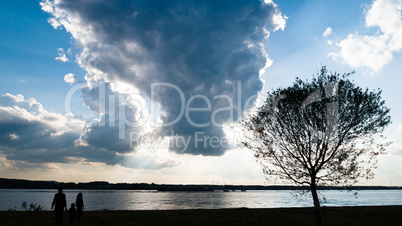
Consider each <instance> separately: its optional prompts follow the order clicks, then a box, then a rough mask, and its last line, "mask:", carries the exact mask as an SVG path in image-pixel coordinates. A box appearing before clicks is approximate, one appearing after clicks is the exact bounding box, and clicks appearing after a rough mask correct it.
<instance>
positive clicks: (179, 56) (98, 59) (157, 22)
mask: <svg viewBox="0 0 402 226" xmlns="http://www.w3.org/2000/svg"><path fill="white" fill-rule="evenodd" d="M41 5H42V9H43V10H44V11H46V12H49V13H51V14H52V15H53V17H52V18H51V19H50V20H49V22H50V23H52V25H53V26H54V27H57V26H63V27H64V28H65V29H66V30H67V31H68V32H70V33H71V34H72V36H73V37H74V39H75V41H76V44H77V46H78V47H79V48H81V50H82V52H81V54H80V55H79V56H77V59H78V62H79V63H80V65H81V66H82V67H83V68H84V69H86V70H87V71H88V73H87V75H86V79H87V81H90V82H94V81H95V82H97V81H99V80H105V81H109V82H119V81H123V82H125V83H128V84H131V85H133V86H134V87H136V88H137V89H139V90H140V92H141V94H142V95H144V96H146V97H148V98H149V97H151V96H152V93H151V92H152V90H151V85H152V84H155V83H167V84H173V85H174V86H175V87H177V88H178V89H179V90H180V92H178V91H177V90H176V89H174V88H172V87H166V86H165V87H164V86H158V87H156V88H155V90H154V91H155V93H154V94H155V95H154V96H153V97H154V98H155V99H153V101H155V102H157V103H159V104H160V106H161V110H162V111H163V112H164V113H165V114H164V116H162V120H163V122H164V123H165V124H167V123H169V122H172V121H174V120H175V119H177V118H178V117H179V116H180V115H181V113H182V111H181V110H182V108H181V107H182V106H185V105H186V103H187V102H184V103H183V101H182V98H181V96H180V93H182V95H183V96H184V100H185V101H188V100H190V98H192V97H194V96H195V95H203V96H204V97H205V98H206V100H207V101H209V102H210V103H211V105H210V106H211V108H210V110H209V111H198V112H192V113H191V114H190V117H191V120H192V121H193V122H195V123H198V124H208V123H209V124H208V125H206V126H194V125H193V124H192V123H191V122H190V121H189V119H188V118H185V117H181V118H180V119H179V120H178V122H177V123H174V124H172V125H169V126H164V127H160V128H158V129H157V130H156V131H155V132H157V133H158V134H159V135H160V136H170V135H171V134H174V135H178V136H182V137H184V138H189V139H190V141H192V142H191V144H192V145H190V146H189V147H188V148H187V149H186V150H185V151H183V150H182V148H181V147H178V146H175V145H171V146H170V149H171V150H173V151H175V152H177V153H187V154H202V155H222V154H223V153H224V151H225V150H226V149H227V148H226V147H223V146H219V145H218V146H211V145H207V146H204V145H198V146H197V145H194V142H195V140H194V139H195V137H194V136H195V133H200V134H203V135H205V136H209V137H217V138H221V137H223V136H224V132H223V129H222V128H221V127H220V126H216V125H213V124H212V118H213V117H215V118H216V119H215V120H216V121H217V122H218V123H221V124H222V123H224V122H236V121H238V120H239V119H240V118H241V113H242V112H243V111H244V108H245V106H244V105H245V104H246V101H247V100H248V98H250V97H252V96H254V95H257V94H258V92H260V91H261V90H262V88H263V82H262V80H261V79H260V70H261V69H264V68H265V67H266V66H267V65H269V64H270V60H269V59H268V56H267V54H266V53H265V49H264V41H265V39H266V38H267V37H268V35H269V32H268V31H275V30H278V29H283V28H284V26H285V20H284V19H283V17H282V16H281V14H280V11H279V10H278V8H277V6H276V5H275V4H273V3H264V2H263V1H259V0H254V1H252V0H243V1H240V0H239V1H233V0H230V1H229V0H222V1H215V0H209V1H208V0H204V1H148V0H146V1H145V0H143V1H109V0H98V1H78V0H69V1H62V0H61V1H57V2H56V3H54V2H51V1H44V2H42V3H41ZM238 84H240V86H238ZM239 87H240V89H241V91H240V89H239ZM116 92H118V91H116ZM219 95H226V96H228V97H229V98H230V99H231V100H232V101H233V106H230V103H229V101H228V100H227V99H224V98H216V97H217V96H219ZM88 96H89V97H88ZM83 98H84V102H85V101H86V100H89V99H93V94H92V93H91V92H83ZM205 102H206V101H203V99H200V98H198V99H196V100H194V102H192V103H191V105H190V107H193V108H200V107H205V105H206V103H205ZM222 107H231V110H232V112H230V111H229V110H227V111H220V112H219V113H218V114H216V115H214V113H213V112H214V111H216V110H218V109H220V108H222ZM133 112H134V113H135V112H136V111H135V109H134V110H133ZM105 131H108V132H105ZM116 132H117V131H112V130H111V128H110V127H109V128H108V127H96V128H95V127H94V128H93V129H92V130H91V132H90V133H87V136H86V137H82V139H83V140H84V141H87V142H89V143H91V144H93V145H95V143H97V142H99V144H98V146H99V147H100V146H104V145H106V147H108V146H109V145H108V144H105V142H104V140H103V138H104V137H105V136H106V134H109V136H112V137H113V136H116V135H115V133H116ZM106 139H108V138H106ZM119 142H125V141H119ZM116 145H117V146H120V145H119V144H116ZM121 146H123V147H125V146H126V144H123V145H121ZM111 148H117V149H119V148H120V147H111Z"/></svg>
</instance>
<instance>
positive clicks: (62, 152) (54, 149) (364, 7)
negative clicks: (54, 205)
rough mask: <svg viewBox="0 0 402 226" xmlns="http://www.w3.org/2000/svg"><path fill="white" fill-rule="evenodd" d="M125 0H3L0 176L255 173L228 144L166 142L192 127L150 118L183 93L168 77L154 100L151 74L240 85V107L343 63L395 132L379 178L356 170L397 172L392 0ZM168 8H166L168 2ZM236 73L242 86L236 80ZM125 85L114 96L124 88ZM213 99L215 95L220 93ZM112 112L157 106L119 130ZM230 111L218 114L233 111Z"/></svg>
mask: <svg viewBox="0 0 402 226" xmlns="http://www.w3.org/2000/svg"><path fill="white" fill-rule="evenodd" d="M134 2H136V4H132V1H131V2H130V1H122V2H120V3H113V4H112V3H110V4H108V3H107V2H104V1H98V4H97V5H96V4H95V3H93V2H92V3H90V2H86V3H79V2H77V1H69V2H64V1H60V2H58V3H54V2H53V1H43V2H42V1H22V0H19V1H7V2H4V3H2V7H1V8H0V17H1V18H0V33H1V34H3V35H1V36H0V68H1V69H2V70H0V76H1V78H2V82H1V83H0V95H1V98H0V107H2V111H1V112H0V114H4V115H3V116H2V117H3V120H1V127H2V129H1V131H0V134H1V136H4V137H3V138H1V139H0V177H11V178H26V179H38V180H42V179H43V180H50V179H51V180H59V181H93V180H107V181H111V182H155V183H221V184H223V183H230V184H232V183H233V184H263V183H265V177H264V175H263V174H262V172H261V167H260V166H259V165H258V163H256V162H255V159H254V157H253V154H252V153H251V151H249V150H246V149H244V148H239V147H237V146H236V145H235V144H233V143H232V144H231V146H230V147H229V148H214V147H213V146H209V147H208V148H207V149H208V151H207V149H202V148H194V147H193V148H191V149H188V150H186V151H183V150H182V148H180V147H179V146H180V145H177V146H174V147H172V146H171V144H172V142H174V141H177V142H184V143H181V145H185V141H186V139H187V138H189V142H193V141H195V140H194V139H195V138H194V137H191V134H194V130H193V129H192V125H191V123H189V121H188V120H184V119H183V120H179V121H178V122H177V123H176V124H172V125H171V126H167V127H158V124H157V123H155V122H152V121H156V122H166V121H169V120H170V121H172V120H173V119H174V118H176V117H177V114H178V112H177V111H178V110H177V109H180V108H179V107H178V106H179V105H178V102H177V101H178V100H180V97H179V96H178V95H177V92H176V91H174V90H173V89H171V88H172V87H170V89H161V90H159V91H158V92H157V93H156V94H155V96H154V99H152V97H151V83H154V82H159V83H169V84H174V85H176V86H177V87H178V88H179V89H180V90H181V91H182V93H183V97H184V98H186V99H187V100H189V99H190V98H191V97H192V96H194V95H199V94H202V95H205V98H206V99H208V100H212V99H213V98H214V97H216V95H219V94H221V95H227V96H229V97H231V98H234V99H236V98H237V96H239V95H241V97H243V99H242V100H241V101H240V103H237V102H236V103H234V104H235V107H234V108H233V109H237V110H234V112H233V113H234V115H238V113H239V112H238V111H239V110H238V108H237V107H238V106H237V104H241V105H244V104H245V99H247V97H250V96H252V95H256V94H258V92H262V93H265V92H267V91H269V90H271V89H275V88H277V87H284V86H288V85H290V84H291V83H292V82H293V81H294V79H295V77H300V78H303V79H308V78H311V75H313V74H315V73H316V72H317V71H318V70H319V69H320V68H321V66H322V65H326V66H327V68H328V69H329V70H331V71H337V72H340V73H344V72H350V71H352V70H354V71H355V72H356V73H355V75H353V77H352V79H353V80H354V81H355V82H356V83H357V84H358V85H359V86H361V87H368V88H369V89H375V88H378V87H379V88H381V89H382V90H383V98H384V100H385V101H386V104H387V106H388V107H390V108H391V117H392V121H393V123H392V125H391V126H389V127H388V128H387V129H386V130H385V135H386V136H387V137H389V139H390V140H392V141H393V142H394V143H393V144H392V145H391V146H390V147H389V149H388V151H389V153H388V155H387V156H383V157H381V158H380V162H379V168H378V169H377V172H376V175H377V176H376V178H375V179H374V180H372V181H369V182H366V181H364V182H362V183H363V184H380V185H390V184H391V183H392V184H393V185H402V173H400V172H402V169H401V166H400V161H401V160H402V159H401V156H402V143H401V142H400V140H401V138H402V137H401V136H402V118H401V115H402V108H401V106H400V98H399V97H400V94H399V93H400V91H399V84H402V79H401V76H400V75H399V73H400V69H401V68H402V63H401V62H402V61H401V59H402V54H401V50H402V44H401V41H399V40H402V39H400V38H399V37H400V36H401V30H402V26H401V24H402V21H401V3H400V1H391V0H376V1H318V0H316V1H285V0H281V1H274V4H272V3H270V1H267V2H268V3H267V4H262V3H261V2H259V1H249V2H247V1H234V4H228V2H225V1H221V2H215V3H211V2H204V3H199V2H197V1H196V2H193V3H189V2H180V1H178V2H176V1H172V2H170V3H164V4H162V3H160V2H157V3H154V4H152V3H149V2H146V1H145V2H144V1H134ZM208 4H209V5H208ZM275 4H276V5H275ZM169 7H171V8H172V9H174V10H173V13H172V11H165V10H164V9H165V8H168V9H169ZM251 8H252V9H254V11H249V10H248V9H251ZM130 10H131V11H130ZM155 12H158V14H156V13H155ZM153 13H155V14H153ZM387 15H388V16H387ZM389 15H393V16H389ZM246 16H247V17H246ZM133 18H134V19H133ZM239 18H247V19H245V20H244V21H245V22H241V21H242V20H241V19H239ZM382 18H385V19H384V20H383V19H382ZM384 21H385V22H384ZM251 27H255V28H256V30H252V29H250V28H251ZM267 32H269V37H268V38H266V37H267V36H268V35H267ZM251 33H252V34H253V35H250V34H251ZM324 33H325V35H324ZM265 38H266V39H265ZM244 43H248V47H247V48H246V47H245V46H244ZM356 46H360V47H361V48H356ZM63 56H64V57H63ZM390 56H391V57H390ZM57 57H59V58H57ZM56 58H57V59H56ZM63 59H64V60H63ZM65 59H68V61H66V60H65ZM271 61H272V62H271ZM270 62H271V63H270ZM267 63H268V64H267ZM264 66H267V67H266V68H265V72H264V73H261V75H259V70H261V69H263V68H264ZM233 81H236V82H233ZM238 81H240V82H241V83H240V84H241V85H240V86H241V90H242V91H241V93H240V92H239V91H238V90H237V91H236V90H235V91H233V89H234V87H236V85H237V84H238V83H237V82H238ZM263 84H264V86H263ZM73 89H75V90H77V92H75V93H74V95H73V99H72V101H71V102H72V106H73V107H72V110H73V111H72V113H73V114H74V115H69V114H67V113H66V110H65V106H66V99H65V97H66V95H67V96H68V94H69V91H70V93H71V90H73ZM172 90H173V91H172ZM218 91H219V92H218ZM100 92H103V93H105V94H106V95H109V98H106V99H105V98H103V99H102V97H100V96H99V93H100ZM133 95H134V96H135V98H134V101H133V100H131V101H132V102H130V100H129V99H128V100H129V101H128V103H127V104H126V105H125V106H124V108H122V105H120V102H118V100H119V98H120V97H121V98H123V99H124V98H126V97H130V96H133ZM140 96H141V97H142V98H137V97H140ZM110 97H113V98H112V99H113V100H114V101H113V100H112V99H110ZM30 98H34V99H30ZM151 99H152V100H151ZM213 100H214V101H215V102H212V108H214V106H219V105H220V104H222V103H223V102H219V101H223V100H219V99H218V100H216V99H213ZM236 100H237V99H236ZM116 101H117V103H116ZM198 101H200V100H198ZM101 102H104V103H105V106H106V108H105V109H103V110H102V106H101V104H100V103H101ZM151 103H152V104H155V103H156V105H157V107H156V110H155V111H154V112H152V110H151V109H150V108H147V109H142V108H141V106H143V105H145V106H151ZM147 104H148V105H147ZM193 104H194V105H191V104H189V105H188V106H187V107H194V106H197V107H202V108H204V107H207V106H206V105H205V103H203V101H200V102H197V101H194V102H193ZM105 106H103V108H104V107H105ZM111 106H114V107H115V109H114V110H111V108H110V107H111ZM121 112H124V114H125V115H124V119H126V120H128V121H135V120H136V119H138V117H140V116H139V115H147V114H152V113H154V115H153V116H152V117H153V118H151V119H149V118H146V119H144V121H143V122H142V124H141V125H139V123H137V124H136V125H135V126H131V127H129V126H124V132H125V134H121V131H122V130H121V127H119V128H118V127H116V126H111V125H110V123H111V122H113V120H116V121H114V123H115V124H117V125H118V124H119V122H120V121H121V119H122V115H121V114H120V113H121ZM226 113H227V112H220V113H219V114H216V115H214V117H215V118H214V119H216V120H217V121H219V120H220V121H222V122H224V121H227V120H229V121H230V120H233V121H237V120H238V119H239V118H236V117H235V118H232V115H229V114H226ZM189 114H190V113H189ZM137 116H138V117H137ZM211 116H212V115H211V114H210V113H208V112H197V113H194V115H192V119H193V122H195V123H199V124H202V123H206V122H209V121H208V119H210V118H211ZM119 119H120V121H119ZM186 119H188V118H186ZM164 120H166V121H164ZM105 124H106V126H102V125H105ZM16 128H18V129H16ZM28 128H29V129H28ZM171 131H174V133H173V134H171V133H170V132H171ZM197 131H198V132H200V134H201V133H202V134H207V135H209V136H216V137H223V136H230V135H228V134H236V133H237V132H238V131H237V130H236V129H233V126H232V127H227V128H225V129H221V128H218V127H215V126H212V125H211V126H207V127H203V128H202V129H199V130H197ZM130 133H133V134H136V135H141V136H144V137H148V138H149V140H147V141H155V139H156V138H160V139H161V140H159V141H163V140H164V139H165V138H166V139H167V138H168V137H169V134H170V138H169V139H170V141H169V140H168V141H167V142H168V143H169V142H170V146H169V145H168V146H169V147H163V148H160V149H157V150H154V149H153V148H149V147H148V148H144V147H142V146H141V145H140V143H132V142H130V139H129V138H130V137H129V135H130ZM166 134H168V135H166ZM120 136H123V138H124V139H120V138H121V137H120ZM175 137H176V138H177V137H183V140H181V139H179V138H177V139H176V140H175ZM145 141H146V140H143V142H145Z"/></svg>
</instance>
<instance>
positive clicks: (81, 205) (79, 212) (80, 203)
mask: <svg viewBox="0 0 402 226" xmlns="http://www.w3.org/2000/svg"><path fill="white" fill-rule="evenodd" d="M75 205H76V206H77V222H79V221H80V220H81V217H82V210H83V209H84V200H83V199H82V193H81V192H80V193H78V195H77V199H76V200H75Z"/></svg>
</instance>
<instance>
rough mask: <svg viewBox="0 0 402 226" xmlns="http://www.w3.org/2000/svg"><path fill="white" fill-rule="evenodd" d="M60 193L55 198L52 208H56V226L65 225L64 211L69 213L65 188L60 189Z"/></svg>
mask: <svg viewBox="0 0 402 226" xmlns="http://www.w3.org/2000/svg"><path fill="white" fill-rule="evenodd" d="M58 190H59V193H56V194H55V195H54V198H53V202H52V208H51V209H53V207H54V213H55V215H56V225H62V224H63V210H64V209H65V210H66V211H67V202H66V195H65V194H64V193H63V188H62V187H59V188H58Z"/></svg>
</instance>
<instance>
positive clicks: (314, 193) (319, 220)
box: [311, 180, 324, 226]
mask: <svg viewBox="0 0 402 226" xmlns="http://www.w3.org/2000/svg"><path fill="white" fill-rule="evenodd" d="M311 195H312V196H313V200H314V210H315V216H316V219H317V225H318V226H324V222H323V221H322V215H321V208H320V200H319V199H318V195H317V187H316V184H315V180H312V183H311Z"/></svg>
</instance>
